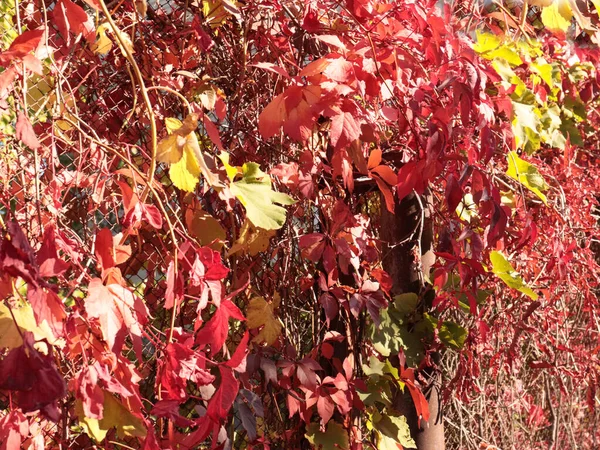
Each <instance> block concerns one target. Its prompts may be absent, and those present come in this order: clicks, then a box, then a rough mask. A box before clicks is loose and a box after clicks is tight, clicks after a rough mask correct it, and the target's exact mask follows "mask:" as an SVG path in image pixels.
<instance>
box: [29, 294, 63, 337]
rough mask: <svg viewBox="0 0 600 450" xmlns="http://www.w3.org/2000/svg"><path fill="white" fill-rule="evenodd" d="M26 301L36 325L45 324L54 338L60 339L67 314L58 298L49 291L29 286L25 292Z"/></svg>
mask: <svg viewBox="0 0 600 450" xmlns="http://www.w3.org/2000/svg"><path fill="white" fill-rule="evenodd" d="M27 300H29V303H31V307H32V309H33V314H34V315H35V320H36V321H37V323H38V325H40V326H42V325H43V324H44V323H46V324H47V325H48V326H49V327H50V329H51V330H52V333H53V334H54V337H55V338H59V337H61V336H62V335H63V334H64V321H65V319H66V317H67V313H66V311H65V307H64V305H63V302H62V300H61V299H60V297H59V296H58V295H57V294H56V293H55V292H54V291H53V290H51V289H47V288H43V287H33V286H31V287H29V289H28V290H27Z"/></svg>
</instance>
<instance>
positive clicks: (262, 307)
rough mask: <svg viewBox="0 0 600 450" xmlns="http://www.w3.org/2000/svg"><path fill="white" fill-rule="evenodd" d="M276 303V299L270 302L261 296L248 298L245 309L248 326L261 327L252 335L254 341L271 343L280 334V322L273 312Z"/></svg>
mask: <svg viewBox="0 0 600 450" xmlns="http://www.w3.org/2000/svg"><path fill="white" fill-rule="evenodd" d="M278 304H279V302H278V301H277V299H275V300H274V301H273V303H271V304H269V303H267V301H266V300H265V299H264V298H262V297H254V298H253V299H252V300H250V303H249V304H248V308H247V310H246V319H247V325H248V328H261V327H262V329H261V330H260V332H259V333H258V334H257V335H256V336H255V337H254V339H253V341H254V342H265V343H266V344H267V345H272V344H273V343H274V342H275V341H276V340H277V338H278V337H279V335H280V334H281V323H279V320H278V319H277V317H275V314H274V313H273V310H274V309H275V308H277V306H278Z"/></svg>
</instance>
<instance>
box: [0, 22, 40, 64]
mask: <svg viewBox="0 0 600 450" xmlns="http://www.w3.org/2000/svg"><path fill="white" fill-rule="evenodd" d="M43 35H44V30H29V31H26V32H24V33H22V34H21V35H19V36H17V38H16V39H15V40H14V41H13V42H12V44H11V45H10V47H9V48H8V50H7V51H5V52H3V53H0V64H2V65H4V66H8V64H9V63H10V62H11V61H12V60H13V59H16V58H23V57H24V56H25V55H27V54H28V53H30V52H32V51H33V50H35V49H36V48H37V46H38V45H39V44H40V41H41V40H42V36H43Z"/></svg>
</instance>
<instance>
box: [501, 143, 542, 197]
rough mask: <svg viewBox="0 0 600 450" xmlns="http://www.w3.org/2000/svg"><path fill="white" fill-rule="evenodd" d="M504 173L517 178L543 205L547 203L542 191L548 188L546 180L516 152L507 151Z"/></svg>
mask: <svg viewBox="0 0 600 450" xmlns="http://www.w3.org/2000/svg"><path fill="white" fill-rule="evenodd" d="M506 175H508V176H509V177H511V178H512V179H514V180H517V181H518V182H519V183H521V184H522V185H523V186H525V187H526V188H527V189H529V190H530V191H531V192H533V193H534V194H535V195H537V196H538V197H539V198H540V199H541V200H542V201H543V202H544V204H545V205H548V201H547V199H546V196H545V195H544V194H543V193H542V191H546V190H548V188H549V186H548V185H547V184H546V181H544V178H543V177H542V175H540V173H539V171H538V169H537V167H535V166H534V165H533V164H529V163H528V162H527V161H524V160H522V159H521V158H519V156H518V155H517V153H516V152H509V153H508V170H507V171H506Z"/></svg>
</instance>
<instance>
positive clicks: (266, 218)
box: [228, 162, 295, 230]
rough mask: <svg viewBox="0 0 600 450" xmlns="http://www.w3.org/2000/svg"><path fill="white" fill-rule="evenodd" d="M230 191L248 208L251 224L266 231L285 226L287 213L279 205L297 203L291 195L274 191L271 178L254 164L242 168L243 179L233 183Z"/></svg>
mask: <svg viewBox="0 0 600 450" xmlns="http://www.w3.org/2000/svg"><path fill="white" fill-rule="evenodd" d="M228 172H229V171H228ZM230 189H231V192H232V193H233V195H235V196H236V197H237V198H238V200H239V201H240V202H241V203H242V205H244V207H245V208H246V214H247V217H248V219H249V220H250V222H252V224H253V225H254V226H256V227H259V228H263V229H265V230H277V229H279V228H281V227H282V226H283V224H284V222H285V213H286V211H285V209H284V208H282V207H281V206H278V204H279V205H292V204H294V203H295V201H294V199H292V198H291V197H290V196H289V195H286V194H283V193H281V192H276V191H274V190H273V189H272V187H271V179H270V178H269V176H268V175H267V174H266V173H264V172H263V171H261V170H260V168H259V166H258V164H256V163H253V162H250V163H246V164H244V165H243V166H242V179H241V180H239V181H236V182H234V183H231V186H230Z"/></svg>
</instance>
